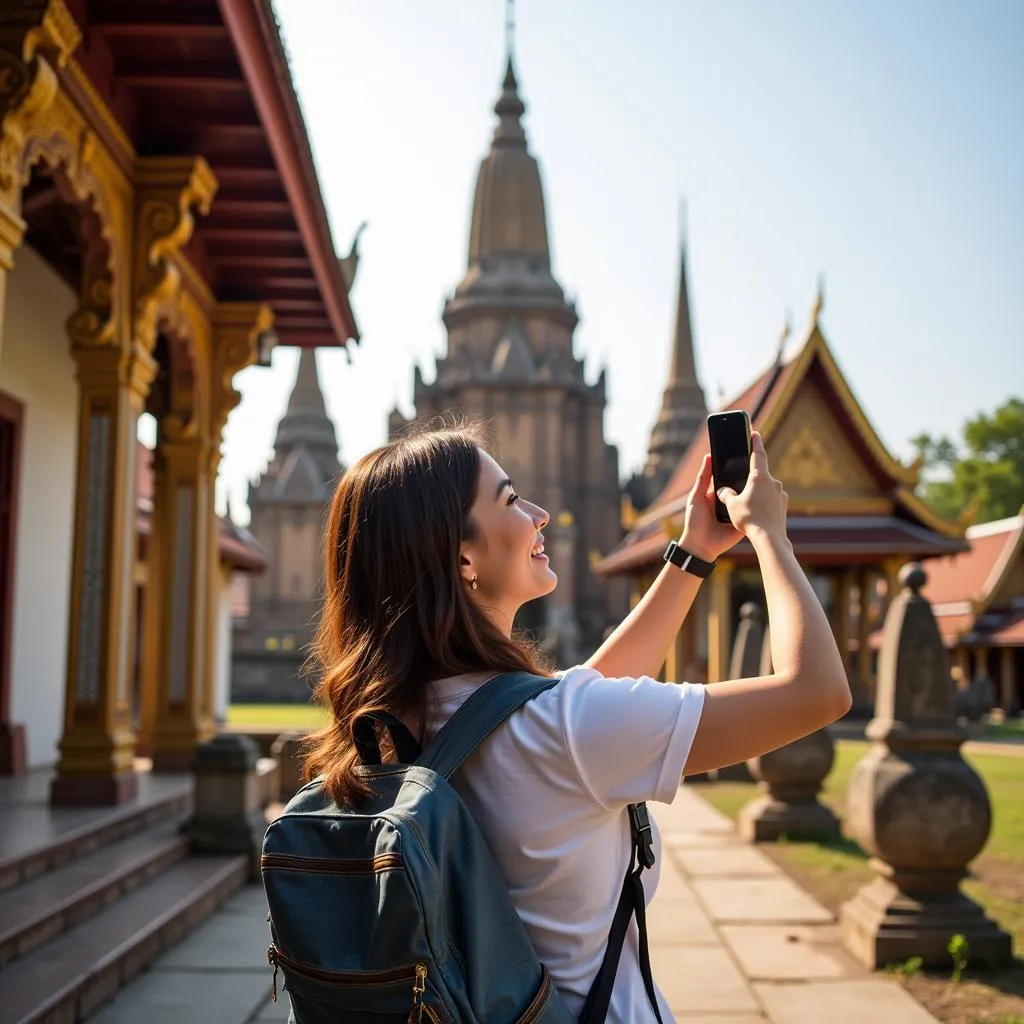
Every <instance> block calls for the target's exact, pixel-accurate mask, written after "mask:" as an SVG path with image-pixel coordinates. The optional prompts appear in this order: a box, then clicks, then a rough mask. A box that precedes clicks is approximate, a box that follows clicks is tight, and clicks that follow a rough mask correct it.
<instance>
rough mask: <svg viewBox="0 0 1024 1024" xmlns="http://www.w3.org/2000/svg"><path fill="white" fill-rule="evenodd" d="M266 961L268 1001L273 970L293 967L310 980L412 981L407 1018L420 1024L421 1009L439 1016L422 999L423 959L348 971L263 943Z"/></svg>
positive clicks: (358, 982)
mask: <svg viewBox="0 0 1024 1024" xmlns="http://www.w3.org/2000/svg"><path fill="white" fill-rule="evenodd" d="M267 962H268V963H269V964H270V966H271V967H273V969H274V976H273V978H272V980H271V983H270V1001H271V1002H273V1003H276V1002H277V970H278V968H279V967H280V968H281V969H282V970H288V971H294V972H295V973H296V974H301V975H303V976H304V977H306V978H312V979H313V980H314V981H324V982H327V983H328V984H331V985H342V986H346V985H347V986H352V987H357V988H365V987H366V986H367V985H389V984H391V983H392V982H396V981H405V980H406V979H409V980H411V981H412V1006H411V1007H410V1009H409V1018H408V1019H409V1021H410V1022H415V1024H420V1022H421V1021H422V1020H423V1012H424V1010H425V1011H426V1013H427V1017H428V1019H429V1020H430V1021H432V1022H435V1021H436V1022H439V1021H440V1018H439V1017H438V1016H437V1015H436V1014H435V1013H434V1012H433V1011H432V1010H431V1009H430V1007H429V1006H427V1005H426V1004H425V1003H424V1002H423V993H424V992H426V990H427V965H426V964H424V963H416V964H409V965H408V966H407V967H395V968H393V969H392V970H390V971H359V972H358V973H354V972H353V973H349V972H347V971H327V970H324V969H322V968H319V967H309V966H307V965H306V964H300V963H299V962H298V961H297V960H293V959H292V958H291V957H290V956H286V955H285V954H284V953H282V952H281V950H279V949H278V948H277V947H276V946H268V947H267Z"/></svg>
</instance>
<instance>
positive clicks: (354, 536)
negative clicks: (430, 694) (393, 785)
mask: <svg viewBox="0 0 1024 1024" xmlns="http://www.w3.org/2000/svg"><path fill="white" fill-rule="evenodd" d="M484 441H485V436H484V432H483V430H482V428H481V427H480V426H479V425H477V424H469V425H462V426H459V427H458V428H456V429H451V428H448V429H440V430H429V431H423V432H420V433H415V434H410V435H408V436H404V437H400V438H398V439H397V440H394V441H391V442H390V443H389V444H386V445H384V446H383V447H381V448H377V449H376V450H375V451H372V452H370V453H369V454H368V455H366V456H364V457H363V458H361V459H360V460H359V461H358V462H357V463H356V464H355V465H354V466H352V468H351V469H349V470H347V471H346V472H345V473H344V474H343V475H342V477H341V480H340V481H339V483H338V486H337V489H336V490H335V492H334V497H333V499H332V500H331V506H330V511H329V514H328V518H327V527H326V530H325V532H324V591H325V596H324V604H323V608H322V611H321V615H320V622H319V626H318V629H317V633H316V637H315V639H314V642H313V647H312V656H313V659H314V663H315V665H316V668H317V671H318V675H319V680H318V682H317V685H316V698H317V700H318V701H319V702H320V703H321V704H323V705H325V706H326V707H327V708H328V709H329V710H330V711H331V713H332V721H331V724H330V725H329V726H328V727H327V728H326V729H324V730H323V731H322V732H320V733H318V734H316V735H314V736H312V737H311V738H310V740H309V742H308V746H307V750H308V753H307V754H306V759H305V773H306V777H307V778H309V779H312V778H316V777H317V776H321V775H322V776H323V777H324V782H325V784H326V786H327V788H328V791H329V792H330V794H331V796H332V798H333V799H334V800H336V801H337V802H338V803H342V804H352V803H357V802H358V801H359V800H360V799H362V798H364V797H367V796H369V795H370V794H371V790H370V788H369V787H368V786H367V785H366V782H365V781H364V780H363V779H362V778H360V776H359V775H358V774H357V773H356V772H355V771H354V769H355V768H356V767H357V765H358V764H359V763H360V759H359V755H358V753H357V751H356V745H355V738H354V736H353V726H354V723H355V721H356V719H357V718H358V717H359V716H360V715H363V714H366V713H371V712H378V713H379V712H382V711H386V712H389V713H391V714H392V715H396V716H397V715H403V716H406V717H407V718H409V719H410V720H413V721H416V722H418V723H420V740H421V742H422V740H423V725H424V723H425V722H426V711H427V707H426V704H427V683H428V682H429V681H431V680H434V679H442V678H445V677H447V676H453V675H460V674H462V673H465V672H475V671H491V670H494V671H499V672H500V671H527V672H541V673H542V672H543V671H544V669H543V668H542V667H541V666H540V664H539V661H538V658H537V655H536V654H535V653H534V651H533V650H532V649H531V647H530V646H529V645H528V644H527V643H526V642H525V641H524V640H523V639H522V638H519V637H513V638H512V639H510V638H509V637H507V636H505V635H503V634H502V632H501V630H499V629H498V627H497V626H496V625H495V624H494V623H493V622H492V620H491V619H490V618H489V617H488V616H487V615H486V614H485V613H484V612H483V611H481V610H480V608H479V607H478V606H477V605H476V604H475V603H474V602H473V601H472V600H471V599H470V597H469V595H468V594H467V592H466V584H465V582H464V581H463V579H462V577H461V574H460V572H459V548H460V545H461V543H462V541H463V540H472V539H473V538H474V535H475V532H476V529H477V527H476V524H475V523H474V522H473V519H472V516H471V515H470V510H471V508H472V506H473V502H474V501H475V500H476V492H477V484H478V482H479V478H480V449H481V448H482V447H484Z"/></svg>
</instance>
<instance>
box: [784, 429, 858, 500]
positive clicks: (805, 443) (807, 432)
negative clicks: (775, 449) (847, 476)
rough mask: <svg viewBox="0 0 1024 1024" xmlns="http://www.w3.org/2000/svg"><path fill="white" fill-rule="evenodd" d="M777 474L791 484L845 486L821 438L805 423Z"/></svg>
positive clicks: (790, 446) (788, 449) (807, 487)
mask: <svg viewBox="0 0 1024 1024" xmlns="http://www.w3.org/2000/svg"><path fill="white" fill-rule="evenodd" d="M775 473H776V476H778V478H779V479H780V480H782V481H784V482H785V483H786V484H788V485H789V486H791V487H799V488H800V489H802V490H810V489H811V488H814V487H841V486H842V483H843V480H842V477H841V476H840V474H839V472H838V470H837V469H836V467H835V465H834V464H833V462H832V460H831V458H830V457H829V454H828V451H827V450H826V448H825V445H824V444H823V443H822V441H821V438H820V437H818V435H817V434H816V433H815V431H814V429H813V428H812V427H811V426H810V424H804V426H802V427H801V428H800V430H799V431H798V432H797V435H796V437H795V438H793V441H792V443H791V444H790V445H789V447H788V448H787V449H786V451H785V453H784V454H783V456H782V458H781V459H780V460H779V462H778V465H777V467H776V470H775Z"/></svg>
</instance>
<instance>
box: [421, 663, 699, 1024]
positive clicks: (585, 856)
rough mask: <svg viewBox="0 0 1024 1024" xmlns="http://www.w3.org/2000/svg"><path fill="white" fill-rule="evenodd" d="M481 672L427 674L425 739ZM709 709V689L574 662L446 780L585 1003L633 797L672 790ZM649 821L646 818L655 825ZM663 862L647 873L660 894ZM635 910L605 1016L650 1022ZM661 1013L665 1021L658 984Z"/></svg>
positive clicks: (529, 926)
mask: <svg viewBox="0 0 1024 1024" xmlns="http://www.w3.org/2000/svg"><path fill="white" fill-rule="evenodd" d="M486 678H487V677H486V676H480V675H476V676H458V677H454V678H451V679H443V680H440V681H439V682H436V683H434V684H432V692H431V699H430V700H429V701H428V721H427V735H428V737H429V736H433V735H434V733H436V732H437V731H438V730H439V729H440V728H441V726H443V725H444V724H445V723H446V722H447V721H448V719H449V718H450V717H451V716H452V715H453V714H454V713H455V712H456V711H457V710H458V708H459V707H460V706H461V704H462V703H463V701H465V700H466V698H467V697H469V695H470V694H471V693H473V691H474V690H475V689H477V687H479V686H480V685H481V684H482V682H483V681H485V679H486ZM703 706H704V687H703V686H699V685H694V684H691V683H678V684H676V683H670V684H666V683H659V682H657V681H656V680H654V679H650V678H648V677H647V676H642V677H640V678H638V679H628V678H627V679H605V678H604V676H602V675H601V674H600V673H599V672H597V671H596V670H594V669H590V668H582V667H577V668H572V669H569V670H568V671H566V672H564V673H562V678H561V681H560V682H559V683H557V684H556V685H555V686H554V687H552V688H551V689H550V690H548V691H546V692H545V693H542V694H541V695H540V696H539V697H536V698H535V699H534V700H532V701H530V703H529V704H527V705H526V706H525V707H524V708H523V709H522V710H521V711H519V712H517V713H516V714H515V715H513V716H512V717H511V718H510V719H509V720H508V721H507V722H506V723H505V724H504V725H502V726H500V727H499V728H498V729H497V730H496V731H495V732H494V733H493V734H492V735H491V736H490V738H489V739H488V740H487V741H486V742H485V743H484V744H483V745H482V746H481V747H480V748H479V750H477V751H476V752H475V753H474V754H473V755H472V756H471V757H470V758H469V760H467V761H466V763H465V765H464V766H463V767H462V769H461V770H460V771H459V772H458V774H457V775H456V776H455V778H454V780H453V784H454V786H455V789H456V790H457V791H458V793H459V795H460V796H461V797H462V799H463V800H464V801H465V803H466V806H467V807H468V808H469V810H470V812H471V813H472V814H473V817H474V818H475V820H476V822H477V825H478V826H479V828H480V829H481V831H482V832H483V834H484V837H485V838H486V840H487V843H488V845H489V846H490V848H491V851H492V852H493V854H494V856H495V859H496V860H497V863H498V867H499V868H500V870H501V872H502V875H503V876H504V878H505V880H506V881H507V882H508V885H509V891H510V892H511V895H512V902H513V904H514V905H515V908H516V910H517V911H518V913H519V916H520V918H521V919H522V921H523V923H524V924H525V926H526V930H527V933H528V934H529V936H530V939H531V940H532V941H533V945H534V947H535V949H536V951H537V955H538V957H539V959H540V961H541V962H542V963H543V964H545V965H546V966H547V968H548V970H549V971H550V972H551V977H552V980H553V981H554V983H555V986H556V987H557V989H558V991H559V992H560V993H561V995H562V997H563V999H564V1000H565V1002H566V1004H567V1005H568V1007H569V1009H570V1011H572V1012H573V1013H575V1014H577V1015H578V1014H579V1012H580V1010H581V1009H582V1008H583V1002H584V1000H585V998H586V995H587V992H588V991H589V990H590V986H591V984H592V982H593V980H594V978H595V977H596V975H597V972H598V970H599V969H600V967H601V962H602V960H603V959H604V953H605V948H606V946H607V942H608V933H609V931H610V929H611V923H612V916H613V915H614V912H615V906H616V903H617V902H618V898H619V893H620V892H621V890H622V882H623V878H624V877H625V874H626V866H627V864H628V862H629V858H630V851H631V844H630V837H629V820H628V816H627V814H626V811H625V807H626V805H627V804H630V803H636V802H639V801H642V800H650V801H660V802H662V803H671V802H672V800H673V799H674V798H675V795H676V792H677V790H678V787H679V783H680V779H681V776H682V772H683V766H684V765H685V763H686V758H687V755H688V754H689V751H690V745H691V743H692V742H693V736H694V733H695V732H696V730H697V723H698V722H699V720H700V714H701V710H702V708H703ZM652 824H653V823H652ZM653 832H654V842H655V853H656V856H657V858H658V859H657V863H656V864H655V866H654V867H653V868H652V869H650V870H649V871H645V872H644V874H643V878H644V886H645V892H646V896H647V902H648V903H649V902H650V900H651V898H652V897H653V896H654V891H655V889H656V888H657V885H658V877H659V873H660V864H661V840H660V836H659V835H658V830H657V826H654V828H653ZM638 943H639V938H638V932H637V925H636V919H635V917H634V918H633V919H632V920H631V922H630V925H629V931H628V932H627V934H626V942H625V944H624V946H623V948H622V956H621V958H620V960H619V967H618V973H617V974H616V976H615V986H614V989H613V991H612V1000H611V1006H610V1008H609V1011H608V1017H607V1021H608V1024H643V1022H648V1021H649V1022H654V1021H655V1017H654V1013H653V1011H652V1010H651V1006H650V1003H649V1002H648V999H647V992H646V989H645V988H644V983H643V977H642V975H641V974H640V964H639V959H638ZM659 1000H660V1003H661V1016H662V1020H663V1021H664V1022H665V1024H669V1022H670V1021H672V1020H673V1017H672V1014H671V1012H670V1011H669V1008H668V1006H667V1004H666V1003H665V1000H664V999H663V998H662V997H661V994H660V992H659Z"/></svg>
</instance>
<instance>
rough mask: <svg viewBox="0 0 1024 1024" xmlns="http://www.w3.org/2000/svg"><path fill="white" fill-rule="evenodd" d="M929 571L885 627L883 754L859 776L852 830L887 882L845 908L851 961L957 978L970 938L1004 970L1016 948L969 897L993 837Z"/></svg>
mask: <svg viewBox="0 0 1024 1024" xmlns="http://www.w3.org/2000/svg"><path fill="white" fill-rule="evenodd" d="M926 581H927V577H926V575H925V572H924V570H923V569H922V568H921V567H920V565H916V564H911V565H907V566H905V567H904V568H903V570H902V572H901V573H900V583H901V584H902V587H903V589H902V591H901V592H900V593H899V594H898V595H896V596H895V597H894V599H893V601H892V604H891V605H890V607H889V612H888V615H887V616H886V620H885V628H884V634H883V638H882V649H881V652H880V657H879V672H878V691H877V699H876V704H875V707H876V712H875V718H874V719H872V721H871V722H870V723H869V725H868V728H867V735H868V738H869V739H871V740H872V741H873V742H874V746H873V747H872V749H871V751H870V752H869V753H868V754H867V755H865V757H864V758H863V759H862V760H861V761H860V763H859V764H858V765H857V766H856V768H855V769H854V772H853V776H852V778H851V780H850V789H849V793H848V796H847V801H846V806H847V815H848V817H847V830H848V831H849V833H850V834H851V835H852V836H853V837H854V838H855V839H856V840H857V841H858V842H859V843H860V844H861V846H862V847H863V848H864V850H865V851H867V853H869V854H870V855H871V862H870V863H871V867H872V868H873V869H874V871H875V872H876V873H877V875H878V878H876V879H875V880H874V881H872V882H869V883H867V884H866V885H865V886H863V887H862V888H861V889H860V891H859V892H858V893H857V895H856V896H854V898H853V899H852V900H850V901H849V902H847V903H845V904H843V906H842V909H841V912H840V925H841V930H842V936H843V941H844V943H845V945H846V947H847V948H848V949H849V950H850V952H851V953H852V954H853V955H854V956H855V957H856V958H857V959H858V960H860V961H861V962H862V963H864V964H866V965H867V966H868V967H872V968H874V967H878V966H880V965H882V964H886V963H891V962H894V961H902V960H906V959H907V958H908V957H911V956H913V957H920V958H921V959H922V960H923V961H924V963H925V965H935V966H948V965H949V953H948V951H947V945H948V944H949V941H950V939H951V938H952V936H954V935H958V934H959V935H963V936H965V937H966V939H967V941H968V943H969V944H970V949H971V956H972V958H979V959H989V960H993V961H1006V960H1009V959H1010V956H1011V939H1010V936H1009V935H1007V934H1006V933H1005V932H1003V931H1001V930H1000V929H999V927H998V926H997V925H996V924H995V923H994V922H992V921H990V920H989V919H988V918H987V917H986V916H985V914H984V912H983V911H982V909H981V907H979V906H978V905H977V904H976V903H974V902H973V901H972V900H970V899H968V897H967V896H965V895H964V894H963V893H962V892H961V891H960V882H961V880H962V879H963V878H964V876H965V875H966V873H967V871H966V868H967V865H968V864H969V863H970V862H971V861H972V860H973V859H974V858H975V857H976V856H977V855H978V854H979V853H980V852H981V850H982V849H983V848H984V846H985V843H986V841H987V840H988V836H989V832H990V830H991V828H992V810H991V804H990V801H989V796H988V792H987V790H986V789H985V784H984V782H983V781H982V780H981V778H980V777H979V776H978V774H977V773H976V772H975V771H974V769H973V768H972V767H971V766H970V765H969V764H968V763H967V762H966V761H965V760H964V759H963V757H962V756H961V754H960V745H961V744H962V743H963V741H964V739H965V737H966V732H965V730H963V729H962V728H961V727H960V726H959V725H957V722H956V719H955V717H954V694H953V681H952V678H951V676H950V672H949V660H948V656H947V654H946V650H945V647H944V646H943V643H942V638H941V636H940V635H939V628H938V625H937V624H936V621H935V616H934V614H933V613H932V609H931V605H930V604H929V603H928V601H927V600H926V599H925V598H924V597H922V596H921V589H922V587H923V586H924V584H925V582H926Z"/></svg>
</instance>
